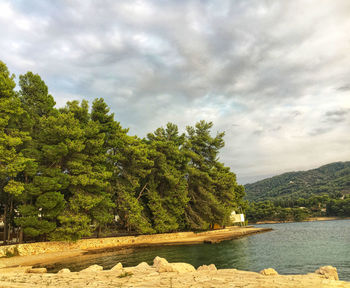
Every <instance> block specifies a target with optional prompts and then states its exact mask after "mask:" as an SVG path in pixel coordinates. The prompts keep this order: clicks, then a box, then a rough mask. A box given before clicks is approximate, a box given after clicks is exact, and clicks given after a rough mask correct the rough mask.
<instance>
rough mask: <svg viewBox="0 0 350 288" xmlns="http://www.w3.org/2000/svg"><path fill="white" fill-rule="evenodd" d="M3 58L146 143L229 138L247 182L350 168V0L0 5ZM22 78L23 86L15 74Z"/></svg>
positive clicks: (229, 155) (225, 153)
mask: <svg viewBox="0 0 350 288" xmlns="http://www.w3.org/2000/svg"><path fill="white" fill-rule="evenodd" d="M0 11H1V12H0V39H1V40H0V60H2V61H3V62H5V63H6V64H7V66H8V68H9V69H10V71H11V72H12V73H15V74H16V75H17V76H19V75H20V74H24V73H26V72H27V71H32V72H34V73H38V74H39V75H40V76H41V77H42V78H43V80H44V81H45V82H46V84H47V85H48V87H49V90H50V93H51V94H52V95H53V96H54V98H55V100H56V102H57V106H58V107H62V106H64V105H65V103H66V101H70V100H75V99H76V100H82V99H87V100H89V101H90V103H91V102H92V100H93V99H94V98H99V97H103V98H104V99H105V101H106V102H107V103H108V105H109V106H110V108H111V111H112V112H114V113H115V118H116V120H117V121H119V122H121V124H122V126H123V127H125V128H126V127H129V128H130V134H131V135H135V134H136V135H138V136H139V137H144V136H146V134H147V133H149V132H152V131H154V130H155V129H156V128H158V127H161V126H165V125H166V123H167V122H173V123H175V124H177V125H178V126H179V128H180V130H181V131H184V129H185V127H186V126H187V125H191V126H193V125H195V123H196V122H197V121H199V120H202V119H203V120H206V121H212V122H213V123H214V127H213V135H215V134H216V133H217V132H220V131H225V133H226V135H225V143H226V146H225V148H223V149H222V152H221V153H220V161H222V162H224V163H225V164H226V165H227V166H229V167H231V169H232V171H233V172H235V173H236V175H237V180H238V182H239V183H240V184H245V183H251V182H254V181H257V180H260V179H263V178H266V177H270V176H273V175H277V174H280V173H283V172H287V171H296V170H306V169H311V168H316V167H318V166H321V165H323V164H327V163H330V162H335V161H349V160H350V32H349V31H350V1H348V0H329V1H326V0H293V1H284V0H279V1H277V0H271V1H267V0H266V1H264V0H218V1H192V0H188V1H183V0H173V1H167V0H158V1H155V0H154V1H131V0H127V1H112V0H110V1H108V0H106V1H105V0H99V1H89V0H80V1H75V0H66V1H64V0H61V1H58V0H57V1H55V0H52V1H46V0H42V1H38V0H31V1H25V0H22V1H18V0H13V1H7V0H0ZM17 79H18V77H17Z"/></svg>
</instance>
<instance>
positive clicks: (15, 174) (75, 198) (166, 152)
mask: <svg viewBox="0 0 350 288" xmlns="http://www.w3.org/2000/svg"><path fill="white" fill-rule="evenodd" d="M15 86H16V84H15V81H14V75H11V74H10V73H9V71H8V69H7V67H6V65H5V64H4V63H2V62H0V201H1V202H0V203H1V204H0V211H4V214H5V215H6V217H5V222H6V224H5V228H6V229H7V228H8V227H10V225H9V224H8V223H11V225H12V226H14V227H16V228H17V227H19V228H20V230H21V231H22V232H23V233H24V236H25V237H31V238H32V239H35V240H46V239H51V240H65V241H75V240H78V239H80V238H82V237H86V236H91V235H92V234H93V233H94V232H95V231H96V230H97V231H98V235H102V234H103V230H104V229H105V228H108V230H109V231H111V230H113V229H115V228H116V227H118V229H121V230H123V231H128V232H133V233H156V232H158V233H164V232H171V231H182V230H188V229H198V230H201V229H208V228H209V227H210V226H213V225H214V224H221V225H226V224H228V223H229V215H230V214H231V212H232V211H233V210H235V209H242V208H244V207H245V206H246V202H245V201H243V200H242V198H243V196H244V188H243V186H240V185H238V184H237V182H236V176H235V174H234V173H232V172H231V171H230V169H229V168H228V167H225V166H224V164H223V163H221V162H220V161H219V159H218V156H219V151H220V149H221V148H222V147H223V146H224V140H223V137H224V133H218V134H217V135H216V136H212V134H211V129H212V127H213V124H212V123H211V122H205V121H201V122H199V123H197V124H196V125H195V127H187V130H186V133H185V134H180V133H179V131H178V127H177V126H176V125H175V124H172V123H168V124H167V125H166V127H164V128H163V127H161V128H158V129H156V131H154V132H153V133H149V134H148V135H147V138H145V139H140V138H138V137H136V136H130V135H128V129H123V128H122V127H121V125H120V123H119V122H116V121H115V120H114V114H113V113H110V109H109V107H108V105H107V104H106V103H105V102H104V100H103V99H102V98H100V99H95V100H94V101H93V103H92V107H91V111H90V110H89V104H88V102H87V101H86V100H83V101H81V102H79V101H70V102H67V104H66V106H65V107H63V108H60V109H56V108H55V107H54V106H55V101H54V99H53V97H52V96H51V95H50V94H49V93H48V91H49V89H48V87H47V86H46V84H45V82H44V81H43V80H42V79H41V77H40V76H39V75H37V74H34V73H32V72H27V73H26V74H24V75H20V77H19V86H20V89H19V92H16V91H15ZM343 176H344V175H343ZM115 216H117V217H116V218H117V219H118V223H116V224H117V225H115V226H113V225H112V224H113V223H112V222H113V219H115ZM108 226H109V227H108ZM6 229H5V230H6ZM4 234H5V238H6V237H7V235H8V231H5V233H4Z"/></svg>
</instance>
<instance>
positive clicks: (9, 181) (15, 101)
mask: <svg viewBox="0 0 350 288" xmlns="http://www.w3.org/2000/svg"><path fill="white" fill-rule="evenodd" d="M15 86H16V84H15V81H14V75H11V74H10V72H9V71H8V69H7V66H6V65H5V64H4V63H3V62H1V61H0V200H1V203H2V204H3V211H4V242H6V241H7V240H8V239H9V235H10V233H9V231H10V230H11V229H10V228H11V225H12V224H13V219H14V208H15V202H16V200H18V199H19V197H20V196H21V195H22V193H23V191H24V185H23V183H22V182H21V181H20V180H19V179H18V176H19V174H20V173H21V172H22V171H23V170H24V169H25V168H26V165H27V163H28V162H29V161H30V159H28V158H26V157H25V156H24V155H23V154H22V152H21V146H22V145H23V144H24V143H25V142H27V141H29V140H30V137H29V135H28V133H26V132H24V131H22V130H21V129H20V116H21V115H22V114H23V113H24V110H23V109H22V107H21V102H20V100H19V98H18V94H17V93H16V92H15V90H14V88H15Z"/></svg>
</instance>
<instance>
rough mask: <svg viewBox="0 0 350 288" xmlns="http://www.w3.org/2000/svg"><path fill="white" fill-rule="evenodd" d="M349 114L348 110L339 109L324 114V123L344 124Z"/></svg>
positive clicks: (349, 110)
mask: <svg viewBox="0 0 350 288" xmlns="http://www.w3.org/2000/svg"><path fill="white" fill-rule="evenodd" d="M349 114H350V109H339V110H333V111H327V112H326V113H325V119H324V122H326V123H335V124H336V123H340V122H344V121H346V119H347V116H348V115H349Z"/></svg>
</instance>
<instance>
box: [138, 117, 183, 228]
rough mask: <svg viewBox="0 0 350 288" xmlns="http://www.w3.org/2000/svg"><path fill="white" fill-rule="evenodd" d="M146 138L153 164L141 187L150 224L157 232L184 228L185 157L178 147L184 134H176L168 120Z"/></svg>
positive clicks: (174, 126)
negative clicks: (143, 191)
mask: <svg viewBox="0 0 350 288" xmlns="http://www.w3.org/2000/svg"><path fill="white" fill-rule="evenodd" d="M147 138H148V140H147V143H148V144H149V149H150V158H151V160H152V161H153V163H154V165H153V167H152V169H151V173H150V174H149V175H148V176H147V178H146V180H145V182H144V184H143V185H144V186H143V187H144V190H145V193H144V198H145V201H146V203H147V207H148V209H149V212H150V218H151V221H152V224H153V227H154V229H155V230H156V231H157V232H170V231H175V230H178V229H179V228H180V229H184V228H185V223H184V214H185V207H186V205H187V203H188V200H189V199H188V197H187V181H186V178H185V177H186V165H187V162H188V158H187V157H186V155H185V153H184V152H183V150H182V148H183V144H184V141H185V135H179V132H178V127H177V126H176V125H175V124H172V123H168V124H167V126H166V128H158V129H157V130H156V131H155V132H154V133H150V134H148V135H147Z"/></svg>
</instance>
